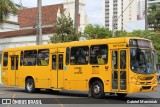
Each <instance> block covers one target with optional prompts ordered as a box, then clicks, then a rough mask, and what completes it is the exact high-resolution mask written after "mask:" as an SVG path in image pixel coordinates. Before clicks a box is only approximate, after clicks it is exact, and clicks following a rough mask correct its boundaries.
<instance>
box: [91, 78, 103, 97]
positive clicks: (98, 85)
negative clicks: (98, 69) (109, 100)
mask: <svg viewBox="0 0 160 107" xmlns="http://www.w3.org/2000/svg"><path fill="white" fill-rule="evenodd" d="M91 95H92V97H94V98H102V97H103V96H104V88H103V84H102V82H101V81H94V82H93V83H92V85H91Z"/></svg>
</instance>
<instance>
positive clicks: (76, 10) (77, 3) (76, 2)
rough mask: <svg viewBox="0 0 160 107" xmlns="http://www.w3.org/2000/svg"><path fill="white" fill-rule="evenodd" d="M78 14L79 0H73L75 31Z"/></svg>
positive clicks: (76, 29) (76, 30)
mask: <svg viewBox="0 0 160 107" xmlns="http://www.w3.org/2000/svg"><path fill="white" fill-rule="evenodd" d="M78 14H79V0H75V18H74V28H75V32H76V33H78Z"/></svg>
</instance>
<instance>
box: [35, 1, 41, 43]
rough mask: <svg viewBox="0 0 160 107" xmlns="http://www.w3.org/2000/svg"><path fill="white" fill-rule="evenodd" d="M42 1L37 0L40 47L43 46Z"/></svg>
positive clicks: (37, 40)
mask: <svg viewBox="0 0 160 107" xmlns="http://www.w3.org/2000/svg"><path fill="white" fill-rule="evenodd" d="M41 7H42V0H37V9H38V22H37V23H38V26H37V33H38V35H37V39H36V44H37V45H40V44H42V10H41Z"/></svg>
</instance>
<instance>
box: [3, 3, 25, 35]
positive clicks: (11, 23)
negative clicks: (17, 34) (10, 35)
mask: <svg viewBox="0 0 160 107" xmlns="http://www.w3.org/2000/svg"><path fill="white" fill-rule="evenodd" d="M16 7H17V9H18V11H19V10H20V9H24V8H26V7H23V6H20V5H19V4H16ZM14 30H19V22H18V14H17V15H14V14H13V13H12V11H10V14H9V18H8V19H7V20H6V21H5V22H4V23H3V25H2V26H0V32H8V31H14Z"/></svg>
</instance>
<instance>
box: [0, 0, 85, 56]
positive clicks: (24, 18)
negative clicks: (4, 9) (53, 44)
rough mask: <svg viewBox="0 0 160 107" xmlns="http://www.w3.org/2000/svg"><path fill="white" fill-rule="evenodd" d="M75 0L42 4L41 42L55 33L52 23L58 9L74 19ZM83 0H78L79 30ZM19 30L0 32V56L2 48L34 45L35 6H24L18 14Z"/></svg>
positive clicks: (46, 41)
mask: <svg viewBox="0 0 160 107" xmlns="http://www.w3.org/2000/svg"><path fill="white" fill-rule="evenodd" d="M74 6H75V0H65V1H64V3H62V4H55V5H48V6H42V33H43V35H42V43H43V44H48V42H49V36H51V35H52V34H53V33H55V30H54V29H53V24H54V23H55V22H56V18H57V17H58V15H59V14H60V9H63V10H64V13H65V14H66V15H67V14H69V13H70V16H71V18H72V19H73V20H74V8H75V7H74ZM84 6H85V4H84V1H83V0H80V6H79V18H78V19H79V20H78V23H79V30H83V29H84V27H85V23H84V22H85V21H84V19H85V14H84ZM16 20H18V24H19V30H15V31H7V32H0V56H1V52H2V50H3V49H4V48H11V47H20V46H27V45H36V37H37V30H36V28H37V8H25V9H22V10H20V11H19V14H18V19H16Z"/></svg>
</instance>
